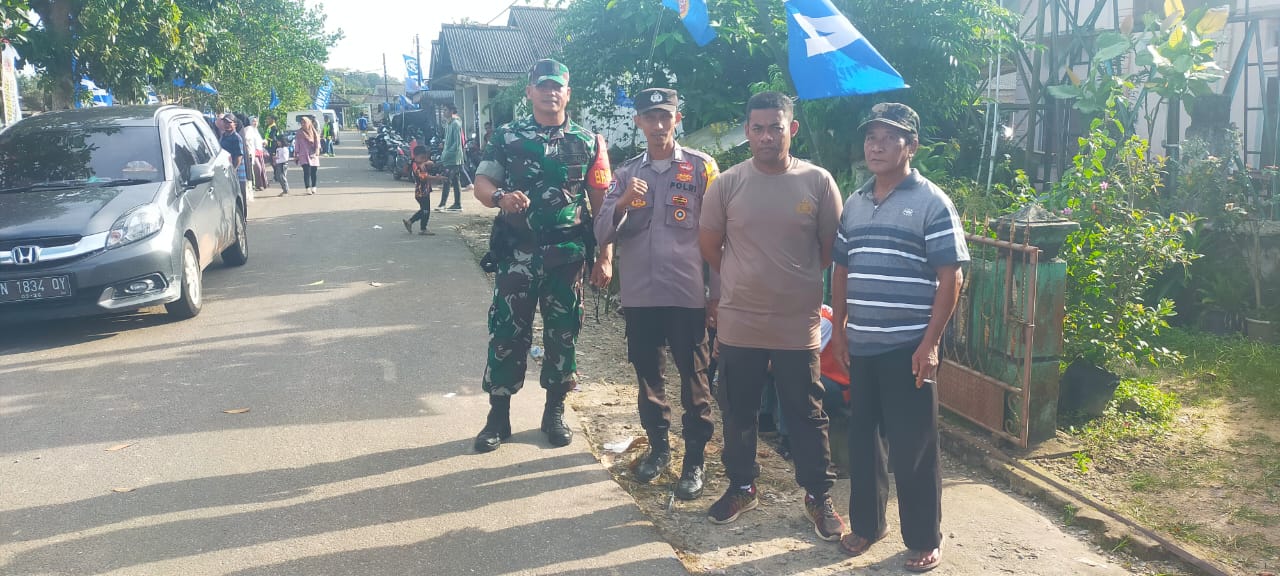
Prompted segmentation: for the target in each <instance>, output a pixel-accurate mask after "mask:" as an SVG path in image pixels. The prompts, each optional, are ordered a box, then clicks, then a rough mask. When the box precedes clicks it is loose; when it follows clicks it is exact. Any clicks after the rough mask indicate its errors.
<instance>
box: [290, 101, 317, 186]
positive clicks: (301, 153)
mask: <svg viewBox="0 0 1280 576" xmlns="http://www.w3.org/2000/svg"><path fill="white" fill-rule="evenodd" d="M299 122H300V123H301V125H302V127H301V128H298V133H297V134H296V135H295V136H294V138H293V155H294V157H296V158H297V159H298V165H299V166H302V185H303V186H304V187H305V188H306V190H307V194H315V193H316V187H317V186H318V184H317V182H316V176H317V175H318V174H317V172H318V171H319V169H320V133H319V131H317V130H316V125H315V124H314V123H313V122H312V120H311V118H310V117H309V116H303V117H301V118H299Z"/></svg>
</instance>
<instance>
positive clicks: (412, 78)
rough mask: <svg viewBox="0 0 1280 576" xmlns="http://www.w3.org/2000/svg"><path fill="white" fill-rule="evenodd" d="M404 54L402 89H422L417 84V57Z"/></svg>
mask: <svg viewBox="0 0 1280 576" xmlns="http://www.w3.org/2000/svg"><path fill="white" fill-rule="evenodd" d="M402 56H404V91H405V92H417V91H419V90H422V86H419V85H418V74H419V68H418V59H417V58H414V57H413V56H410V55H408V54H402Z"/></svg>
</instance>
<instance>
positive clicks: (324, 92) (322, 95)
mask: <svg viewBox="0 0 1280 576" xmlns="http://www.w3.org/2000/svg"><path fill="white" fill-rule="evenodd" d="M331 94H333V80H330V79H329V77H328V76H325V77H324V83H323V84H321V85H320V87H319V88H317V89H316V99H315V101H314V102H312V103H311V104H312V105H311V109H312V110H324V109H325V108H328V107H329V96H330V95H331Z"/></svg>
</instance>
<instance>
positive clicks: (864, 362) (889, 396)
mask: <svg viewBox="0 0 1280 576" xmlns="http://www.w3.org/2000/svg"><path fill="white" fill-rule="evenodd" d="M861 128H862V130H863V131H864V133H865V136H864V138H863V144H862V147H863V152H864V154H865V157H866V162H867V168H868V169H869V170H870V171H871V173H872V174H873V175H874V177H873V178H872V179H871V180H870V181H868V182H867V183H866V184H865V185H863V186H862V187H861V188H859V189H858V191H857V192H855V193H854V194H853V195H852V196H850V197H849V200H848V201H847V202H846V203H845V207H844V212H843V215H842V218H841V221H840V231H839V234H838V235H837V237H836V245H835V251H834V252H835V256H834V260H835V264H836V269H835V274H833V275H832V288H831V293H832V294H833V295H837V297H836V298H833V299H832V308H833V316H834V320H833V323H835V324H836V325H837V326H839V325H844V326H846V327H847V329H846V330H836V331H835V334H833V336H832V343H831V344H832V345H833V346H836V347H837V348H836V352H837V353H840V351H841V349H844V350H847V353H845V354H841V355H840V357H841V358H842V359H843V360H844V361H846V362H848V363H849V367H850V370H849V376H850V381H851V385H850V396H851V398H850V403H851V404H852V409H853V417H852V419H851V421H850V425H849V468H850V472H849V473H850V482H849V484H850V497H849V516H850V520H851V522H852V528H853V532H852V533H851V534H849V535H848V536H846V537H845V538H844V539H842V540H841V543H840V544H841V548H843V550H844V551H845V553H847V554H849V555H852V556H857V555H860V554H862V553H863V552H866V551H867V549H868V548H870V547H871V545H872V544H873V543H875V542H876V541H877V540H879V539H881V538H883V537H884V536H885V535H886V533H887V532H888V526H887V525H886V523H885V507H886V504H887V503H888V495H889V485H888V484H889V478H888V472H887V470H886V468H885V454H884V447H883V444H882V443H881V440H880V434H879V429H880V428H881V427H883V431H884V432H885V434H884V437H885V439H886V440H887V441H888V443H889V457H890V458H891V459H892V464H893V471H894V480H895V482H896V484H897V489H898V509H899V517H900V518H901V524H902V526H901V529H902V539H903V541H904V542H905V543H906V546H907V548H908V549H910V553H909V554H908V555H907V561H906V565H905V566H904V567H905V568H906V569H907V570H910V571H912V572H924V571H927V570H931V569H933V568H934V567H936V566H937V565H938V563H939V562H940V561H941V559H942V556H941V552H940V550H939V547H940V546H941V544H942V531H941V519H942V473H941V466H940V459H939V454H938V393H937V389H936V387H937V384H936V383H935V381H934V376H935V374H936V373H937V370H938V342H939V341H940V340H941V338H942V329H943V328H944V327H945V326H946V324H947V321H948V320H949V319H950V318H951V313H952V312H953V311H954V310H955V306H956V301H957V298H958V297H959V294H960V285H961V283H962V274H961V271H960V266H961V264H962V263H963V262H967V261H968V260H969V250H968V247H967V246H966V244H965V239H964V230H963V228H962V227H961V225H960V218H959V216H957V214H956V209H955V206H954V205H952V203H951V199H950V198H948V197H947V195H946V193H944V192H943V191H942V190H941V189H939V188H938V187H937V186H936V185H934V184H933V182H930V181H929V180H928V179H926V178H925V177H923V176H921V175H920V173H919V172H917V171H915V170H913V169H912V168H911V157H912V155H914V154H915V152H916V149H917V148H918V147H919V145H920V142H919V131H920V119H919V116H917V115H916V113H915V111H914V110H912V109H911V108H909V107H907V106H906V105H903V104H896V103H882V104H877V105H876V106H875V107H873V108H872V109H871V117H870V118H869V119H868V120H867V121H866V122H863V123H862V126H861ZM840 294H844V295H845V297H844V298H840V297H839V295H840Z"/></svg>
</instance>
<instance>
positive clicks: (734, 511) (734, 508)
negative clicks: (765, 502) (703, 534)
mask: <svg viewBox="0 0 1280 576" xmlns="http://www.w3.org/2000/svg"><path fill="white" fill-rule="evenodd" d="M759 505H760V500H759V499H758V498H756V485H755V483H752V484H751V486H750V487H749V488H745V489H744V488H739V487H737V486H730V487H729V489H728V490H725V492H724V496H721V497H720V499H719V500H716V503H715V504H712V505H711V509H709V510H707V518H708V519H710V520H711V523H712V524H728V523H730V522H733V521H734V520H737V519H738V517H739V516H741V515H742V513H743V512H746V511H748V510H755V508H756V506H759Z"/></svg>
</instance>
